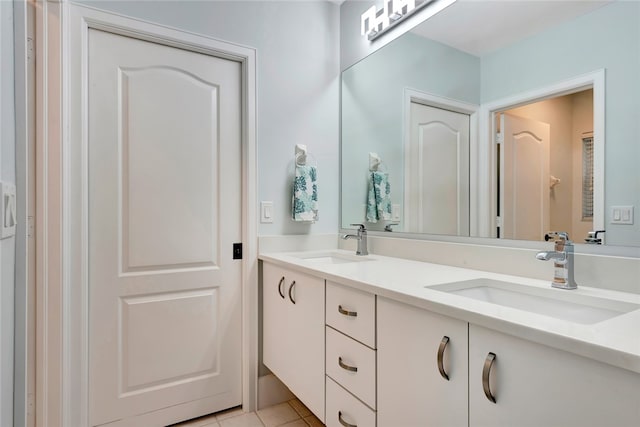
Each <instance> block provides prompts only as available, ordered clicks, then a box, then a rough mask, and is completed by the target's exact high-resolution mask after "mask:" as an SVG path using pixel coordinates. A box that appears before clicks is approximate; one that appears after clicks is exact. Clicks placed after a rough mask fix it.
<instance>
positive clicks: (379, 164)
mask: <svg viewBox="0 0 640 427" xmlns="http://www.w3.org/2000/svg"><path fill="white" fill-rule="evenodd" d="M376 171H380V172H387V165H386V164H385V163H384V162H383V161H382V160H381V159H380V156H378V154H377V153H373V152H372V153H369V172H376Z"/></svg>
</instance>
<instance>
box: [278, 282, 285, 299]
mask: <svg viewBox="0 0 640 427" xmlns="http://www.w3.org/2000/svg"><path fill="white" fill-rule="evenodd" d="M283 284H284V276H282V279H280V283H278V293H279V294H280V296H281V297H282V299H284V292H283V290H282V285H283Z"/></svg>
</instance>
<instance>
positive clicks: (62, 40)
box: [36, 0, 258, 426]
mask: <svg viewBox="0 0 640 427" xmlns="http://www.w3.org/2000/svg"><path fill="white" fill-rule="evenodd" d="M90 28H91V29H99V30H103V31H109V32H111V33H115V34H119V35H124V36H128V37H133V38H137V39H141V40H146V41H151V42H154V43H159V44H163V45H167V46H172V47H177V48H181V49H185V50H189V51H194V52H198V53H203V54H206V55H211V56H215V57H219V58H224V59H229V60H234V61H237V62H239V63H240V64H241V69H242V108H243V109H242V142H241V144H242V150H241V151H242V195H241V200H242V241H243V243H244V248H243V253H244V258H243V260H242V284H241V286H242V355H243V362H242V401H243V409H244V410H245V411H248V410H253V409H255V407H256V402H257V366H258V351H257V343H258V338H257V337H258V316H257V313H258V310H257V308H258V303H257V301H258V293H257V288H258V287H257V283H258V279H257V277H258V274H257V220H256V218H257V203H256V200H257V167H256V166H257V159H256V154H257V151H256V50H255V49H254V48H250V47H246V46H242V45H238V44H233V43H228V42H222V41H219V40H216V39H214V38H211V37H207V36H203V35H200V34H195V33H191V32H186V31H182V30H179V29H176V28H171V27H168V26H163V25H158V24H154V23H150V22H146V21H143V20H139V19H133V18H130V17H126V16H122V15H118V14H114V13H110V12H105V11H102V10H99V9H95V8H92V7H88V6H82V5H77V4H73V3H70V2H67V1H65V0H57V1H56V0H43V1H38V4H37V8H36V40H37V45H38V47H39V49H38V51H37V62H36V64H37V70H36V87H37V89H36V98H37V100H38V101H37V110H36V129H37V132H36V174H37V178H36V194H37V198H36V241H37V248H36V258H37V263H36V286H37V295H38V296H37V302H36V304H37V308H36V312H37V336H36V347H37V355H36V366H37V378H36V422H37V424H38V425H42V426H47V425H51V426H56V425H75V426H86V425H88V422H89V421H88V420H89V416H88V415H89V414H88V408H89V406H88V401H89V400H88V390H89V370H88V366H89V363H88V361H89V351H88V350H89V346H88V343H89V336H88V331H89V312H88V301H89V299H88V296H89V293H88V291H89V287H88V256H87V251H88V209H87V202H88V185H87V179H88V158H87V154H88V152H87V142H88V141H87V139H88V128H87V117H88V116H87V106H88V96H87V93H88V76H87V74H88V67H87V60H88V33H89V29H90Z"/></svg>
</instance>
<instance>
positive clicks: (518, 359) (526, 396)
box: [380, 324, 640, 427]
mask: <svg viewBox="0 0 640 427" xmlns="http://www.w3.org/2000/svg"><path fill="white" fill-rule="evenodd" d="M380 351H382V348H381V349H380ZM490 354H493V355H495V358H494V360H493V362H491V360H490V359H491V356H489V355H490ZM488 356H489V360H488V359H487V357H488ZM485 380H488V384H489V389H488V390H487V393H490V395H491V396H493V397H494V398H495V403H493V402H492V401H490V400H489V397H488V396H487V395H486V394H485V390H484V387H483V382H486V381H485ZM469 415H470V416H469V425H470V427H481V426H487V427H500V426H515V425H517V426H519V427H528V426H531V427H539V426H548V427H552V426H558V427H572V426H576V427H587V426H594V427H600V426H616V427H636V426H640V375H638V374H636V373H634V372H630V371H627V370H624V369H621V368H617V367H614V366H611V365H607V364H604V363H601V362H597V361H595V360H592V359H588V358H585V357H581V356H578V355H575V354H571V353H568V352H566V351H562V350H559V349H555V348H551V347H547V346H544V345H541V344H537V343H533V342H530V341H526V340H523V339H520V338H516V337H514V336H510V335H506V334H502V333H500V332H496V331H493V330H490V329H486V328H483V327H480V326H476V325H473V324H471V325H470V326H469Z"/></svg>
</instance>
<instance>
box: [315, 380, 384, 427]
mask: <svg viewBox="0 0 640 427" xmlns="http://www.w3.org/2000/svg"><path fill="white" fill-rule="evenodd" d="M341 421H342V422H341ZM325 425H326V426H327V427H345V426H350V425H351V426H353V427H375V425H376V413H375V412H374V411H373V410H371V409H370V408H368V407H367V405H365V404H364V403H362V402H360V401H359V400H358V399H356V398H355V397H353V396H352V395H351V394H350V393H349V392H348V391H346V390H345V389H344V388H342V387H340V385H338V384H337V383H336V382H335V381H333V380H332V379H331V378H329V377H327V413H326V422H325Z"/></svg>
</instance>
